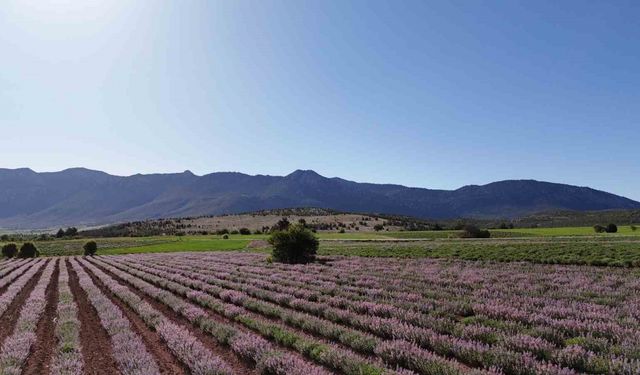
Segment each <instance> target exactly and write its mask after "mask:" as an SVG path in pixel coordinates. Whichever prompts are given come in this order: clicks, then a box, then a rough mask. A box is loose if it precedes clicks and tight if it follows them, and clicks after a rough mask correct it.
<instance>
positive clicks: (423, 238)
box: [0, 226, 640, 266]
mask: <svg viewBox="0 0 640 375" xmlns="http://www.w3.org/2000/svg"><path fill="white" fill-rule="evenodd" d="M491 233H492V238H490V239H460V238H458V232H457V231H425V232H387V231H381V232H347V233H319V234H318V238H319V239H320V244H321V245H320V254H321V255H344V256H369V257H371V256H376V257H432V258H460V259H467V260H483V261H530V262H536V263H558V264H590V265H613V266H640V231H635V232H634V231H632V230H631V229H630V228H629V227H628V226H620V227H619V232H618V233H615V234H610V233H604V234H596V233H594V232H593V228H591V227H569V228H534V229H511V230H508V229H507V230H491ZM267 238H268V236H267V235H246V236H243V235H230V236H229V238H228V239H223V238H222V236H212V235H209V236H156V237H132V238H130V237H123V238H99V239H96V242H97V244H98V253H99V254H103V255H115V254H130V253H152V252H153V253H157V252H180V251H232V250H236V251H237V250H247V251H265V250H264V249H255V248H248V247H247V245H249V244H250V243H251V241H254V240H260V241H264V240H266V239H267ZM86 241H88V239H74V240H60V239H56V240H48V241H35V244H36V246H37V247H38V249H39V250H40V254H41V255H42V256H55V255H77V254H82V253H83V250H82V245H83V244H84V243H85V242H86ZM0 245H2V244H1V243H0ZM18 245H20V243H18Z"/></svg>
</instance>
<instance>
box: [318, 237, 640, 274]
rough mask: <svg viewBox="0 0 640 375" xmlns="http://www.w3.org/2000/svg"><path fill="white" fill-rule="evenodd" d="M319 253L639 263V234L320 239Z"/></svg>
mask: <svg viewBox="0 0 640 375" xmlns="http://www.w3.org/2000/svg"><path fill="white" fill-rule="evenodd" d="M319 254H321V255H343V256H365V257H409V258H456V259H465V260H474V261H496V262H511V261H528V262H533V263H547V264H582V265H599V266H604V265H608V266H617V267H640V238H639V239H637V240H635V241H633V240H631V241H591V240H564V241H562V240H555V239H552V238H548V239H546V240H531V241H529V240H526V239H524V240H522V239H521V240H517V241H515V240H505V241H497V240H455V241H450V240H445V241H414V242H353V241H345V242H321V245H320V251H319Z"/></svg>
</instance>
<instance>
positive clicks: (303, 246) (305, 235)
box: [269, 224, 320, 263]
mask: <svg viewBox="0 0 640 375" xmlns="http://www.w3.org/2000/svg"><path fill="white" fill-rule="evenodd" d="M269 243H270V244H271V245H272V246H273V252H272V254H271V255H272V258H273V261H275V262H281V263H309V262H312V261H313V260H314V259H315V257H316V253H317V252H318V246H319V244H320V243H319V242H318V239H317V238H316V236H315V235H314V234H313V233H312V232H311V231H310V230H308V229H306V228H305V227H303V226H302V225H300V224H296V225H291V226H289V228H288V229H287V230H284V231H277V232H274V233H273V234H271V237H270V238H269Z"/></svg>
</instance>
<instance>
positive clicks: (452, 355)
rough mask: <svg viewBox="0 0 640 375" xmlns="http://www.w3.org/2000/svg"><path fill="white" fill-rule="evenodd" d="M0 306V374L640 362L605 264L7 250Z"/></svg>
mask: <svg viewBox="0 0 640 375" xmlns="http://www.w3.org/2000/svg"><path fill="white" fill-rule="evenodd" d="M0 313H2V317H3V319H2V320H0V340H1V341H0V344H2V346H1V350H0V373H2V374H16V373H26V374H46V373H52V374H81V373H92V374H93V373H95V374H113V373H120V374H305V375H307V374H309V375H313V374H445V375H446V374H516V375H520V374H567V375H569V374H582V373H591V374H629V375H631V374H639V373H640V274H639V273H638V271H630V270H625V269H618V268H596V267H588V266H552V265H533V264H528V263H499V264H491V263H488V264H483V263H475V262H464V261H443V260H428V259H420V260H415V259H412V260H406V259H405V260H401V259H388V258H385V259H379V258H378V259H376V258H358V257H349V258H340V257H336V258H326V259H324V262H323V263H318V264H311V265H304V266H303V265H282V264H270V263H267V262H266V257H265V256H264V255H261V254H249V253H181V254H139V255H126V256H125V255H123V256H101V257H93V258H84V257H69V258H52V259H39V260H31V261H8V262H2V263H0ZM47 348H48V349H47ZM96 351H98V352H97V353H96Z"/></svg>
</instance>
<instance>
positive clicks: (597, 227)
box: [593, 224, 607, 233]
mask: <svg viewBox="0 0 640 375" xmlns="http://www.w3.org/2000/svg"><path fill="white" fill-rule="evenodd" d="M593 231H594V232H596V233H604V232H606V231H607V228H605V227H603V226H602V225H600V224H596V225H594V226H593Z"/></svg>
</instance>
